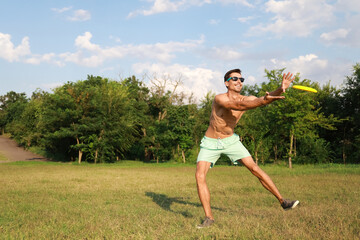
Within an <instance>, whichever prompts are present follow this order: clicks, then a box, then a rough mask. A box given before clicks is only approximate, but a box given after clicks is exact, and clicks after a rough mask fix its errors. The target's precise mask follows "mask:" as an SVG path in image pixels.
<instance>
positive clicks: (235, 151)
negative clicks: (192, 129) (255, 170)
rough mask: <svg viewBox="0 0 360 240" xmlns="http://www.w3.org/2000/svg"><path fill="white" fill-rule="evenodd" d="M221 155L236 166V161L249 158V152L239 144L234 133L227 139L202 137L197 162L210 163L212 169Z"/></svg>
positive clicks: (237, 137)
mask: <svg viewBox="0 0 360 240" xmlns="http://www.w3.org/2000/svg"><path fill="white" fill-rule="evenodd" d="M221 154H225V155H226V156H228V157H229V158H230V160H231V161H232V162H233V163H234V164H238V163H237V160H239V159H242V158H244V157H248V156H251V155H250V153H249V151H248V150H247V149H246V148H245V147H244V145H243V144H242V143H241V142H240V139H239V136H238V135H236V134H235V133H234V135H232V136H231V137H227V138H223V139H221V138H218V139H216V138H209V137H206V136H205V137H203V139H202V140H201V144H200V152H199V155H198V157H197V162H200V161H205V162H210V163H211V165H210V168H212V167H213V166H214V165H215V163H216V161H217V160H218V159H219V158H220V155H221Z"/></svg>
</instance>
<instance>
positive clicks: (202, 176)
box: [195, 170, 206, 182]
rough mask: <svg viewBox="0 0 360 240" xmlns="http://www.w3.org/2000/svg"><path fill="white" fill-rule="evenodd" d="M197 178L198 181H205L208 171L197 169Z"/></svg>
mask: <svg viewBox="0 0 360 240" xmlns="http://www.w3.org/2000/svg"><path fill="white" fill-rule="evenodd" d="M195 179H196V181H197V182H199V181H205V179H206V173H205V172H203V171H198V170H197V171H196V173H195Z"/></svg>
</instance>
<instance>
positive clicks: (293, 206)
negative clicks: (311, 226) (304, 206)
mask: <svg viewBox="0 0 360 240" xmlns="http://www.w3.org/2000/svg"><path fill="white" fill-rule="evenodd" d="M299 203H300V202H299V201H298V200H296V201H295V202H294V204H293V205H292V206H291V208H286V209H284V210H285V211H288V210H290V209H293V208H295V207H296V206H297V205H298V204H299Z"/></svg>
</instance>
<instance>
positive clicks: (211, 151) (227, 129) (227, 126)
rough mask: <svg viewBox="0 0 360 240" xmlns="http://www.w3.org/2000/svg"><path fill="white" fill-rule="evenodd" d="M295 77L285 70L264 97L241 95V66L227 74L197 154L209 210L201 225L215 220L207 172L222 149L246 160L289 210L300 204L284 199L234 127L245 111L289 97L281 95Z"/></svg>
mask: <svg viewBox="0 0 360 240" xmlns="http://www.w3.org/2000/svg"><path fill="white" fill-rule="evenodd" d="M294 79H295V77H293V78H292V74H291V73H288V74H284V75H283V79H282V83H281V86H280V87H279V88H278V89H276V90H275V91H273V92H270V93H269V92H266V94H265V96H264V97H259V98H257V97H254V96H242V95H240V91H241V89H242V86H243V82H244V78H242V76H241V70H240V69H233V70H230V71H228V72H227V73H226V74H225V76H224V82H225V85H226V87H227V89H228V91H227V93H223V94H219V95H216V96H215V99H214V102H213V105H212V109H211V116H210V124H209V128H208V129H207V131H206V133H205V137H204V138H203V139H202V141H201V144H200V152H199V155H198V158H197V167H196V174H195V177H196V183H197V189H198V194H199V198H200V201H201V204H202V206H203V208H204V212H205V220H204V222H203V223H202V224H200V225H198V226H197V227H198V228H203V227H209V226H210V225H211V224H213V223H214V221H215V220H214V216H213V215H212V213H211V208H210V192H209V189H208V186H207V184H206V174H207V172H208V170H209V168H211V167H213V166H214V164H215V163H216V161H217V160H218V159H219V157H220V154H222V153H223V154H226V155H227V156H228V157H229V158H230V160H231V161H232V162H234V163H235V164H236V163H237V162H236V161H238V160H241V162H242V164H243V165H244V166H245V167H247V168H248V169H249V170H250V171H251V173H252V174H253V175H255V176H256V177H257V178H258V179H259V180H260V182H261V184H262V185H263V186H264V187H265V188H266V189H267V190H268V191H270V192H271V193H272V194H273V195H274V196H275V197H276V198H277V199H278V200H279V202H280V204H281V206H282V207H283V209H285V210H289V209H292V208H294V207H296V205H298V204H299V201H297V200H296V201H289V200H285V199H283V197H282V196H281V194H280V192H279V190H278V189H277V188H276V186H275V184H274V183H273V181H272V180H271V178H270V177H269V176H268V175H267V174H266V173H265V172H264V171H262V170H261V169H260V168H259V167H258V166H257V165H256V164H255V162H254V160H253V159H252V157H251V155H250V153H249V152H248V150H247V149H246V148H245V147H244V146H243V144H242V143H241V142H240V141H239V136H238V135H236V134H235V133H234V128H235V126H236V124H237V122H238V121H239V119H240V118H241V116H242V115H243V114H244V113H245V111H247V110H249V109H253V108H256V107H260V106H263V105H267V104H269V103H272V102H273V101H276V100H279V99H284V98H285V97H284V96H280V95H281V94H282V93H283V92H285V90H286V89H287V88H288V87H289V86H290V84H291V82H292V81H293V80H294Z"/></svg>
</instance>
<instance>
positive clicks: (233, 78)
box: [226, 77, 245, 82]
mask: <svg viewBox="0 0 360 240" xmlns="http://www.w3.org/2000/svg"><path fill="white" fill-rule="evenodd" d="M230 79H231V80H233V81H234V82H236V81H237V80H238V79H240V81H241V82H244V81H245V78H242V77H241V78H239V77H230V78H229V79H228V80H226V81H230Z"/></svg>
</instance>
